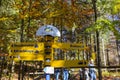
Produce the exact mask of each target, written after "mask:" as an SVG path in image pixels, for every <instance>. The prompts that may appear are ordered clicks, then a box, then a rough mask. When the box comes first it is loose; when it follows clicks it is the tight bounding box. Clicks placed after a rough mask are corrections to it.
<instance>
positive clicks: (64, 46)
mask: <svg viewBox="0 0 120 80" xmlns="http://www.w3.org/2000/svg"><path fill="white" fill-rule="evenodd" d="M52 47H53V48H60V49H69V50H71V49H80V50H84V49H87V47H85V45H84V44H82V43H53V45H52Z"/></svg>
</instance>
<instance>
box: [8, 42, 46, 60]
mask: <svg viewBox="0 0 120 80" xmlns="http://www.w3.org/2000/svg"><path fill="white" fill-rule="evenodd" d="M43 53H44V43H13V44H11V47H10V54H9V56H13V59H14V60H44V56H43V55H44V54H43Z"/></svg>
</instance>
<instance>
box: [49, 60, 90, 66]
mask: <svg viewBox="0 0 120 80" xmlns="http://www.w3.org/2000/svg"><path fill="white" fill-rule="evenodd" d="M87 65H88V61H87V60H54V61H52V62H51V66H52V67H56V68H57V67H58V68H59V67H68V68H70V67H83V66H87Z"/></svg>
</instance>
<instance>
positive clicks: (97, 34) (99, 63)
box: [92, 0, 102, 80]
mask: <svg viewBox="0 0 120 80" xmlns="http://www.w3.org/2000/svg"><path fill="white" fill-rule="evenodd" d="M96 1H97V0H92V3H93V9H94V13H95V22H96V21H97V8H96ZM96 38H97V58H98V63H97V65H98V74H99V76H98V77H99V80H102V71H101V59H100V48H99V46H100V45H99V32H98V30H96Z"/></svg>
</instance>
